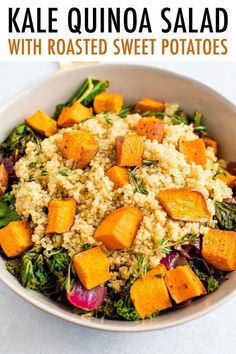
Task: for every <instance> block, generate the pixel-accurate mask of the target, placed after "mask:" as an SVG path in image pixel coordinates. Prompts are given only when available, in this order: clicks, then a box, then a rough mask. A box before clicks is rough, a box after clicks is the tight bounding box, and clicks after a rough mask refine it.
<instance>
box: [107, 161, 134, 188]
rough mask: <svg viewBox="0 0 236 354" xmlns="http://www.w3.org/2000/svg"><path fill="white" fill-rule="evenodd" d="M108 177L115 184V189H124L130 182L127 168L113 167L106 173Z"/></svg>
mask: <svg viewBox="0 0 236 354" xmlns="http://www.w3.org/2000/svg"><path fill="white" fill-rule="evenodd" d="M106 176H107V177H108V178H109V179H110V181H112V182H113V183H114V188H113V189H117V188H120V187H123V186H124V185H125V184H127V183H128V182H129V177H128V173H127V171H126V168H125V167H119V166H113V167H111V168H109V170H107V172H106Z"/></svg>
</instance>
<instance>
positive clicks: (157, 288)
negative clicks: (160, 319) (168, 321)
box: [130, 266, 172, 319]
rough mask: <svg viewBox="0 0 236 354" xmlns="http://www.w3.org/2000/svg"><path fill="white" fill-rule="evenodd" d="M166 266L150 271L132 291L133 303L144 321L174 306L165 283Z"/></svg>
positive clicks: (135, 284)
mask: <svg viewBox="0 0 236 354" xmlns="http://www.w3.org/2000/svg"><path fill="white" fill-rule="evenodd" d="M163 268H165V267H164V266H158V267H157V268H155V269H152V270H151V271H149V272H148V273H147V274H146V276H144V277H143V278H140V279H138V280H136V282H135V283H134V284H133V285H132V287H131V289H130V297H131V301H132V303H133V305H134V307H135V309H136V311H137V312H138V314H139V315H140V317H141V318H142V319H144V318H145V317H147V316H150V315H152V314H153V313H155V312H157V311H161V310H164V309H167V308H169V307H171V306H172V304H171V300H170V297H169V294H168V290H167V287H166V284H165V281H164V274H165V269H163Z"/></svg>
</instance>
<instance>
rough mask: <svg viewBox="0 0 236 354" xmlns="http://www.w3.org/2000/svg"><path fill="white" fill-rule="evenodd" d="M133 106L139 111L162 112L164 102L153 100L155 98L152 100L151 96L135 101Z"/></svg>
mask: <svg viewBox="0 0 236 354" xmlns="http://www.w3.org/2000/svg"><path fill="white" fill-rule="evenodd" d="M135 107H136V109H137V110H139V111H140V112H141V113H143V112H148V111H150V112H153V111H158V112H163V111H164V109H165V104H164V102H160V101H155V100H152V99H151V98H143V99H142V100H140V101H138V102H137V103H136V106H135Z"/></svg>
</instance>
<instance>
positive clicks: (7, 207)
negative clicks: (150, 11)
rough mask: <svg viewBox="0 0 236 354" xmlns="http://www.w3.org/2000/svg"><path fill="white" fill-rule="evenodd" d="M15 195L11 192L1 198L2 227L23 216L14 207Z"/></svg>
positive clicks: (0, 224) (0, 214) (0, 215)
mask: <svg viewBox="0 0 236 354" xmlns="http://www.w3.org/2000/svg"><path fill="white" fill-rule="evenodd" d="M13 203H14V196H13V195H12V194H10V193H7V194H5V196H3V197H2V198H0V228H1V227H4V226H6V225H8V224H9V223H10V222H11V221H15V220H20V219H21V217H20V215H19V214H17V212H16V211H15V210H14V209H12V205H13Z"/></svg>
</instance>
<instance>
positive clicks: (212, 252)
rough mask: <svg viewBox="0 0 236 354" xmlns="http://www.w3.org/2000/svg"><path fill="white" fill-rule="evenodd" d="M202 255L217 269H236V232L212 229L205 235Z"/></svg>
mask: <svg viewBox="0 0 236 354" xmlns="http://www.w3.org/2000/svg"><path fill="white" fill-rule="evenodd" d="M202 255H203V257H204V258H205V259H206V261H207V262H208V263H210V264H211V265H213V266H214V267H215V268H216V269H219V270H222V271H231V270H234V269H236V232H233V231H222V230H218V229H210V230H209V231H208V232H207V233H206V234H205V235H204V236H203V242H202Z"/></svg>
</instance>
